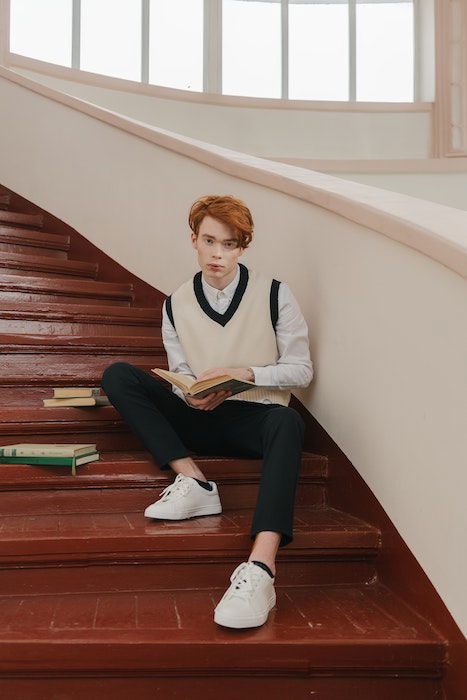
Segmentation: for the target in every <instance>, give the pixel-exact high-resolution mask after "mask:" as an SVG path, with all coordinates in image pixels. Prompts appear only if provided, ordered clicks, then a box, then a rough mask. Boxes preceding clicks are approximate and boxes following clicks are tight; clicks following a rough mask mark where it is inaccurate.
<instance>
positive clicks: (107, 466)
mask: <svg viewBox="0 0 467 700" xmlns="http://www.w3.org/2000/svg"><path fill="white" fill-rule="evenodd" d="M193 457H194V459H195V460H196V463H197V464H198V465H199V466H200V468H201V469H202V470H203V472H204V473H206V476H208V477H209V478H212V479H214V480H215V481H216V482H217V483H223V482H225V481H228V480H238V478H239V477H243V478H248V477H250V478H254V479H255V480H256V479H257V478H258V476H259V474H260V472H261V464H262V460H261V459H245V458H241V459H239V458H236V457H223V456H211V455H206V456H204V455H193ZM327 462H328V460H327V457H325V456H324V455H319V454H313V453H310V452H304V453H303V454H302V468H301V477H302V478H303V477H305V476H306V477H308V478H310V477H313V478H314V479H320V480H321V479H325V478H326V476H327ZM219 475H220V476H219ZM172 480H173V475H172V472H171V471H160V470H159V468H158V466H157V465H156V463H155V462H154V460H153V458H152V456H151V455H150V453H148V452H144V451H134V452H123V451H122V452H107V453H105V452H104V453H101V455H100V459H99V460H98V461H97V462H91V463H89V464H84V465H83V466H81V467H79V469H78V471H77V474H76V476H71V475H70V474H68V473H64V470H63V467H61V468H60V467H53V466H48V467H40V466H34V465H27V469H25V468H24V465H8V464H0V491H2V490H7V489H11V490H18V489H21V490H23V489H28V490H34V489H37V488H51V489H53V488H60V489H63V488H72V489H80V488H85V489H88V488H91V487H94V488H102V487H109V488H116V487H125V486H134V485H136V486H145V487H147V486H152V487H154V488H157V487H161V488H162V487H165V486H167V485H168V484H169V483H171V481H172Z"/></svg>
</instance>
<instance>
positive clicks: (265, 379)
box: [250, 367, 272, 386]
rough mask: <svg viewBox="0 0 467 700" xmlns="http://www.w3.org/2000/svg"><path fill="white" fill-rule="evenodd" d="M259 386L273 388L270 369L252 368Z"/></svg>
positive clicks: (255, 381)
mask: <svg viewBox="0 0 467 700" xmlns="http://www.w3.org/2000/svg"><path fill="white" fill-rule="evenodd" d="M250 369H251V371H252V372H253V375H254V379H253V381H254V383H255V384H256V385H257V386H272V377H271V370H270V369H269V367H250Z"/></svg>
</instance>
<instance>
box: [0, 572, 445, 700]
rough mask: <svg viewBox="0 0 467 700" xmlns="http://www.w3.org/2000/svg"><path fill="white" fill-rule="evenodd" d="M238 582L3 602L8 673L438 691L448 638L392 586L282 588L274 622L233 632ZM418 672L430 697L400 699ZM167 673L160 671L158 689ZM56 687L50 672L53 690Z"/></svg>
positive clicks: (172, 688) (172, 691)
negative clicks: (233, 586)
mask: <svg viewBox="0 0 467 700" xmlns="http://www.w3.org/2000/svg"><path fill="white" fill-rule="evenodd" d="M190 578H191V579H192V582H194V581H196V577H195V576H190ZM228 583H229V581H228V579H226V580H225V581H224V583H223V586H219V587H217V586H216V587H214V588H195V589H191V590H186V589H182V590H179V589H175V590H170V591H168V590H159V591H139V590H138V591H131V592H129V591H121V592H118V593H107V594H102V593H99V594H95V593H81V594H78V595H77V594H69V595H47V596H44V595H35V596H22V595H14V596H10V597H8V596H7V597H3V598H0V626H1V632H0V650H1V654H2V674H5V675H7V677H11V676H12V675H13V674H18V679H19V678H22V679H23V680H24V678H25V676H24V674H27V675H26V678H27V676H28V675H33V674H34V675H35V676H37V674H38V672H39V674H40V672H41V671H43V672H44V671H46V670H47V669H50V668H51V667H53V669H54V673H53V676H58V675H61V676H63V675H64V674H66V675H67V676H72V675H74V676H78V677H79V675H80V674H83V675H87V676H89V675H92V676H95V675H96V674H95V669H96V668H98V669H99V675H102V676H104V675H106V676H108V675H111V676H112V675H114V674H115V675H116V676H123V677H124V676H149V677H151V678H153V679H154V678H155V677H157V678H158V676H165V677H167V676H168V677H169V680H170V684H168V685H167V689H168V693H169V694H168V695H166V694H165V693H164V697H168V698H182V697H184V698H185V697H186V698H187V697H194V696H193V695H192V693H193V692H195V691H194V688H195V687H199V684H200V683H202V682H203V680H204V681H206V680H207V679H209V680H212V681H214V682H216V681H215V678H216V677H217V678H219V677H221V678H222V677H224V679H223V680H224V685H223V686H222V692H221V694H222V696H223V697H226V698H230V699H234V698H238V697H240V696H239V695H237V694H232V693H230V689H231V688H232V687H233V688H236V689H237V690H238V686H236V685H235V683H236V681H237V680H241V677H243V680H248V683H252V682H255V681H256V683H257V684H258V683H259V682H261V684H260V685H259V686H258V685H255V686H250V685H248V686H247V688H250V690H251V689H253V688H257V689H258V690H260V689H261V688H262V683H264V682H265V680H266V679H267V678H273V679H274V683H275V686H274V688H275V692H274V694H273V695H272V696H271V697H279V695H278V694H277V693H278V687H277V683H280V682H281V680H284V678H285V680H286V683H287V686H286V688H287V690H286V688H285V687H284V688H283V690H284V695H283V696H282V697H287V696H288V697H293V698H294V700H296V699H297V698H305V697H307V698H308V697H310V693H314V692H315V691H312V690H311V688H314V687H315V685H314V683H318V684H320V683H321V682H322V681H324V684H323V685H318V686H316V687H320V688H322V690H323V691H324V690H325V688H328V687H329V682H332V680H333V677H336V678H335V680H336V682H337V681H338V680H339V681H342V680H345V681H346V686H340V687H341V689H342V690H343V689H344V687H346V689H347V695H344V694H343V695H340V694H339V695H334V694H333V695H332V696H331V695H328V694H327V693H326V695H325V694H324V692H323V694H322V697H323V698H324V697H328V698H331V697H332V698H335V697H338V698H342V699H343V698H350V697H357V695H358V694H357V695H353V694H352V693H350V694H348V693H349V687H357V688H358V685H357V683H358V682H360V680H362V681H363V682H368V680H369V679H373V680H376V681H378V682H379V683H381V684H382V685H383V687H384V679H386V682H387V680H388V679H394V680H396V679H397V686H396V687H397V688H398V689H399V695H396V694H394V695H386V694H383V695H382V694H380V693H375V694H374V695H372V694H368V695H365V696H364V697H365V698H374V697H378V698H381V697H382V698H391V699H393V700H394V699H395V698H396V697H407V698H409V697H410V698H411V699H412V698H419V699H420V700H421V698H424V699H425V700H426V698H431V697H433V698H434V697H436V696H435V695H434V694H433V695H432V694H431V691H432V690H433V689H434V688H435V684H434V683H433V681H434V680H435V679H439V678H440V677H441V674H442V671H443V668H444V663H445V642H444V640H443V639H442V637H441V636H440V635H438V634H437V633H436V631H434V630H433V629H432V627H431V626H430V625H429V624H428V623H427V622H425V621H424V620H423V619H421V618H420V617H419V616H418V615H416V614H415V613H414V611H413V610H412V609H411V608H409V607H408V606H407V605H405V604H404V602H403V601H402V600H400V599H399V598H397V597H396V596H395V595H394V594H393V593H392V592H391V591H390V590H388V589H387V588H386V587H385V586H383V585H382V584H380V583H374V584H372V585H369V586H364V585H350V586H342V585H332V586H320V585H308V586H284V587H283V586H281V585H277V587H276V592H277V604H276V607H275V609H274V610H272V611H271V613H270V614H269V618H268V620H267V622H266V623H265V625H264V626H263V627H261V628H258V629H249V630H232V629H227V628H224V627H221V626H219V625H216V623H214V621H213V611H214V607H215V606H216V604H217V602H218V601H219V600H220V598H221V597H222V595H223V592H224V590H225V588H226V587H227V584H228ZM53 676H52V677H53ZM189 676H196V686H194V685H193V683H194V682H195V679H193V678H188V680H190V683H191V692H189V693H188V695H185V694H182V695H179V694H178V692H176V690H180V686H179V685H177V684H176V680H177V678H178V679H182V680H183V678H185V680H187V678H186V677H189ZM291 676H293V678H291ZM226 677H227V678H226ZM362 677H363V678H362ZM410 679H412V682H413V681H415V680H416V681H417V685H418V686H420V684H421V680H422V679H425V681H426V682H425V684H423V683H422V684H421V687H422V689H424V690H425V692H426V691H427V690H430V694H425V695H422V694H421V691H420V688H419V690H418V692H416V694H410V695H400V691H401V688H403V687H404V683H406V684H407V683H408V682H409V680H410ZM162 680H163V678H161V679H159V678H158V681H157V689H160V682H161V681H162ZM227 680H228V682H227V683H226V681H227ZM105 681H106V683H107V679H105ZM298 681H302V683H301V684H300V685H297V684H296V682H298ZM49 682H50V679H49V678H47V688H48V689H49V685H48V683H49ZM174 684H175V685H174ZM232 684H233V685H232ZM73 687H74V684H73ZM105 687H106V688H107V687H108V686H107V685H106V686H105ZM154 687H156V686H154ZM208 687H209V686H208ZM336 687H337V686H336ZM405 687H407V688H408V687H410V686H407V685H406V686H405ZM412 687H413V686H412ZM294 688H296V689H297V691H298V693H299V694H297V693H295V691H294V690H293V689H294ZM187 690H188V687H187ZM374 690H375V691H376V690H377V686H376V687H374ZM414 690H415V691H416V687H415V688H414ZM386 692H387V688H386V690H385V691H384V693H386ZM226 693H227V694H226ZM291 693H292V695H291ZM305 693H306V694H305ZM157 695H158V694H157V693H156V695H152V696H149V695H145V696H144V697H145V698H149V697H157ZM66 696H67V697H68V694H67V695H66ZM196 696H197V693H196ZM246 696H247V695H246ZM320 696H321V693H320ZM8 697H11V696H10V695H9V696H8ZM17 697H19V696H17ZM25 697H26V696H25ZM27 697H31V696H30V695H29V694H28V695H27ZM49 697H51V696H49ZM56 697H58V696H56ZM60 697H61V696H60ZM64 697H65V696H64ZM70 697H71V696H70ZM72 697H76V696H75V695H73V696H72ZM79 697H84V696H81V695H80V696H79ZM92 697H103V696H102V695H100V694H97V695H93V696H92ZM117 697H123V695H121V696H120V695H118V696H117ZM203 697H209V698H214V697H215V695H213V694H209V696H208V695H203ZM358 697H360V695H358Z"/></svg>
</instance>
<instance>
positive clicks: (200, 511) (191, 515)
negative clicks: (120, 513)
mask: <svg viewBox="0 0 467 700" xmlns="http://www.w3.org/2000/svg"><path fill="white" fill-rule="evenodd" d="M220 513H222V508H221V507H219V508H214V509H213V508H211V506H204V507H203V508H197V509H196V510H195V511H192V512H190V513H188V514H186V515H183V516H181V517H178V518H177V517H175V516H173V515H149V514H147V509H146V510H145V511H144V517H145V518H152V519H153V520H189V519H190V518H197V517H200V516H203V515H219V514H220Z"/></svg>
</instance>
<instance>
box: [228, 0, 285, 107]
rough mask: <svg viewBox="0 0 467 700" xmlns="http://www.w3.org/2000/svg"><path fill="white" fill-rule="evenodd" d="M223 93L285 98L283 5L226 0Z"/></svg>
mask: <svg viewBox="0 0 467 700" xmlns="http://www.w3.org/2000/svg"><path fill="white" fill-rule="evenodd" d="M222 92H223V93H224V94H228V95H250V96H253V97H280V96H281V6H280V3H278V2H252V1H249V0H224V2H223V6H222Z"/></svg>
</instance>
